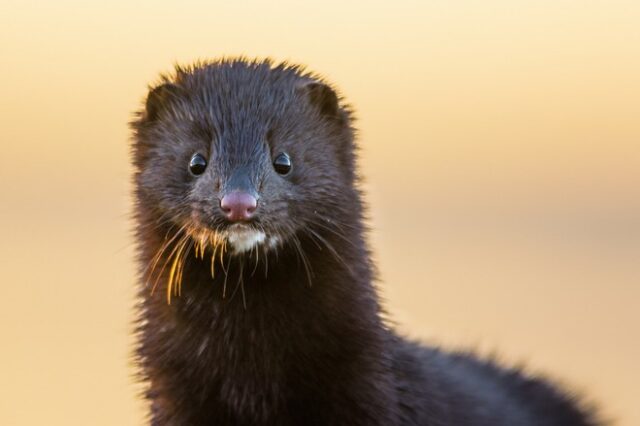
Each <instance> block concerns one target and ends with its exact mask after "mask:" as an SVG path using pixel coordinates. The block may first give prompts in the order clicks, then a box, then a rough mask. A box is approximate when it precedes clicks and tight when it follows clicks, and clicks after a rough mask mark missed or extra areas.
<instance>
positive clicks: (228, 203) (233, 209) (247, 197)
mask: <svg viewBox="0 0 640 426" xmlns="http://www.w3.org/2000/svg"><path fill="white" fill-rule="evenodd" d="M257 207H258V200H256V197H254V196H253V195H251V194H248V193H246V192H240V191H234V192H231V193H229V194H226V195H225V196H224V197H222V200H220V208H221V209H222V211H223V213H224V215H225V216H226V218H227V219H229V220H230V221H231V222H240V221H245V220H249V219H251V217H252V216H253V213H254V212H255V211H256V208H257Z"/></svg>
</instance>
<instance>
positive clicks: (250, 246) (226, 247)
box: [187, 222, 281, 255]
mask: <svg viewBox="0 0 640 426" xmlns="http://www.w3.org/2000/svg"><path fill="white" fill-rule="evenodd" d="M187 233H188V234H189V235H190V236H191V239H192V240H193V241H194V245H195V248H196V252H201V253H203V254H204V252H205V251H207V250H213V251H214V252H217V251H222V252H228V253H229V254H232V255H240V254H243V253H249V252H252V251H254V250H266V249H273V248H275V247H277V246H278V245H279V244H280V241H281V238H280V237H279V236H278V235H275V234H272V233H269V232H268V231H267V230H265V228H264V227H262V226H260V225H258V224H256V223H251V222H247V223H233V224H226V225H225V226H220V227H216V228H215V229H212V228H209V227H206V226H197V227H189V228H188V229H187Z"/></svg>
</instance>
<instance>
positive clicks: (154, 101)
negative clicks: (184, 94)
mask: <svg viewBox="0 0 640 426" xmlns="http://www.w3.org/2000/svg"><path fill="white" fill-rule="evenodd" d="M180 94H181V89H180V88H179V87H178V86H176V85H175V84H173V83H164V84H161V85H160V86H158V87H156V88H154V89H151V91H150V92H149V95H147V103H146V117H145V118H146V119H147V120H149V121H155V120H156V119H157V118H158V115H159V114H160V112H161V111H162V110H164V109H165V108H166V107H167V106H168V105H169V104H171V103H172V102H174V101H175V100H176V99H177V98H178V97H179V96H180Z"/></svg>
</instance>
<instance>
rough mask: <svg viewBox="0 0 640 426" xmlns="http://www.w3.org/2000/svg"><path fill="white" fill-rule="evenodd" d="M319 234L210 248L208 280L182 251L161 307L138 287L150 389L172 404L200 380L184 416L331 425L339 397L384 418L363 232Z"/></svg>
mask: <svg viewBox="0 0 640 426" xmlns="http://www.w3.org/2000/svg"><path fill="white" fill-rule="evenodd" d="M320 231H321V230H316V232H318V236H319V237H320V238H321V239H325V240H326V244H320V243H319V242H318V238H313V237H310V236H308V235H307V234H305V235H299V236H298V244H294V245H285V246H284V247H282V248H281V249H280V250H278V252H277V254H276V253H275V252H273V253H268V254H267V256H263V255H260V257H259V258H257V259H256V258H255V257H254V256H244V257H231V258H227V257H223V258H222V262H221V261H220V258H219V257H216V263H215V264H214V265H213V266H214V270H215V275H214V277H213V278H212V277H211V262H210V261H209V262H208V261H204V260H202V259H200V258H196V256H195V254H194V253H193V251H192V252H191V253H190V254H189V256H188V257H187V259H186V263H185V266H184V276H183V285H182V294H181V295H180V296H177V297H175V298H173V299H172V301H171V304H170V305H169V304H167V300H166V298H165V294H164V292H163V291H159V290H157V291H156V292H155V293H154V294H153V295H152V294H151V293H150V288H149V287H147V288H144V289H143V290H142V291H143V295H144V298H145V303H144V305H143V306H144V308H143V309H144V310H143V314H144V319H145V325H144V328H143V339H142V344H141V348H140V351H139V353H140V355H141V356H142V359H144V360H146V362H147V363H148V364H147V370H149V371H153V372H154V374H155V376H157V377H161V378H162V381H156V382H154V383H155V384H154V385H153V387H152V388H153V389H152V392H156V393H158V394H162V395H165V394H171V395H172V398H174V399H175V400H177V401H179V402H178V403H176V404H178V405H177V407H178V408H176V410H179V409H180V408H179V406H180V404H182V403H183V402H184V404H186V405H188V404H190V403H192V396H191V395H192V394H191V392H192V391H187V390H193V389H198V395H199V396H198V398H199V400H198V401H199V404H201V405H198V407H200V408H199V410H200V411H198V412H197V413H195V414H193V416H195V417H193V418H192V420H194V421H193V423H194V424H196V423H197V421H196V420H197V419H199V417H197V416H201V415H202V416H204V417H205V418H208V417H207V416H209V415H210V414H211V412H217V413H218V415H220V414H219V413H224V414H223V416H227V415H228V416H231V417H229V419H233V421H230V422H231V423H240V424H244V423H246V424H250V423H254V422H255V420H256V419H263V420H264V419H267V418H271V417H272V416H275V417H273V418H278V416H279V415H284V413H287V414H286V415H288V416H290V417H292V418H297V419H298V420H299V421H297V422H294V424H296V423H297V424H305V423H308V421H307V420H309V419H316V420H317V419H322V418H326V423H332V422H333V423H335V419H337V418H339V417H340V416H339V415H338V414H337V412H338V411H339V408H338V406H339V404H342V403H343V402H344V401H351V402H349V403H348V406H349V410H350V412H353V413H356V416H357V417H358V418H361V419H362V423H363V424H392V423H393V422H392V421H391V420H390V419H391V417H389V416H390V413H389V412H387V411H388V408H387V407H391V406H392V405H393V404H392V400H391V399H390V398H392V395H394V393H393V392H394V391H393V384H392V383H393V382H392V380H391V378H390V376H389V373H388V372H389V368H390V367H389V365H388V363H389V359H390V356H389V353H388V351H389V345H388V339H389V337H390V335H389V333H388V331H387V330H386V328H385V327H384V325H383V323H382V321H381V318H380V312H379V306H378V302H377V298H376V295H375V291H374V288H373V286H372V283H371V280H372V271H371V265H370V263H369V258H368V254H367V251H366V247H365V245H364V241H363V238H362V231H361V230H360V229H357V228H356V229H354V230H353V231H352V232H350V233H348V234H342V235H341V236H338V235H336V234H332V233H331V232H324V233H322V232H320ZM327 244H328V245H330V246H331V248H328V247H327ZM299 250H301V251H302V252H303V253H304V259H305V260H302V256H301V255H300V254H299ZM205 259H207V256H206V255H205ZM223 263H224V268H223ZM305 263H306V265H307V267H308V270H307V267H305ZM225 270H226V272H225ZM225 282H226V291H225V289H224V288H225ZM159 287H160V288H161V286H159ZM337 378H339V380H337ZM182 390H185V391H184V392H183V391H182ZM354 394H358V395H362V398H361V399H358V400H357V401H352V400H350V399H349V398H350V397H351V396H353V395H354ZM337 402H339V404H338V403H337ZM309 407H315V408H313V409H310V408H309ZM372 413H375V415H373V414H372ZM307 416H310V417H307ZM221 422H222V423H224V421H221ZM265 422H266V420H265ZM267 423H268V422H267Z"/></svg>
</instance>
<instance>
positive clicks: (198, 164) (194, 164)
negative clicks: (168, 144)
mask: <svg viewBox="0 0 640 426" xmlns="http://www.w3.org/2000/svg"><path fill="white" fill-rule="evenodd" d="M206 168H207V160H206V159H205V158H204V156H203V155H202V154H194V155H193V157H191V161H189V170H190V171H191V173H193V174H194V175H201V174H202V173H204V170H205V169H206Z"/></svg>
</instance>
